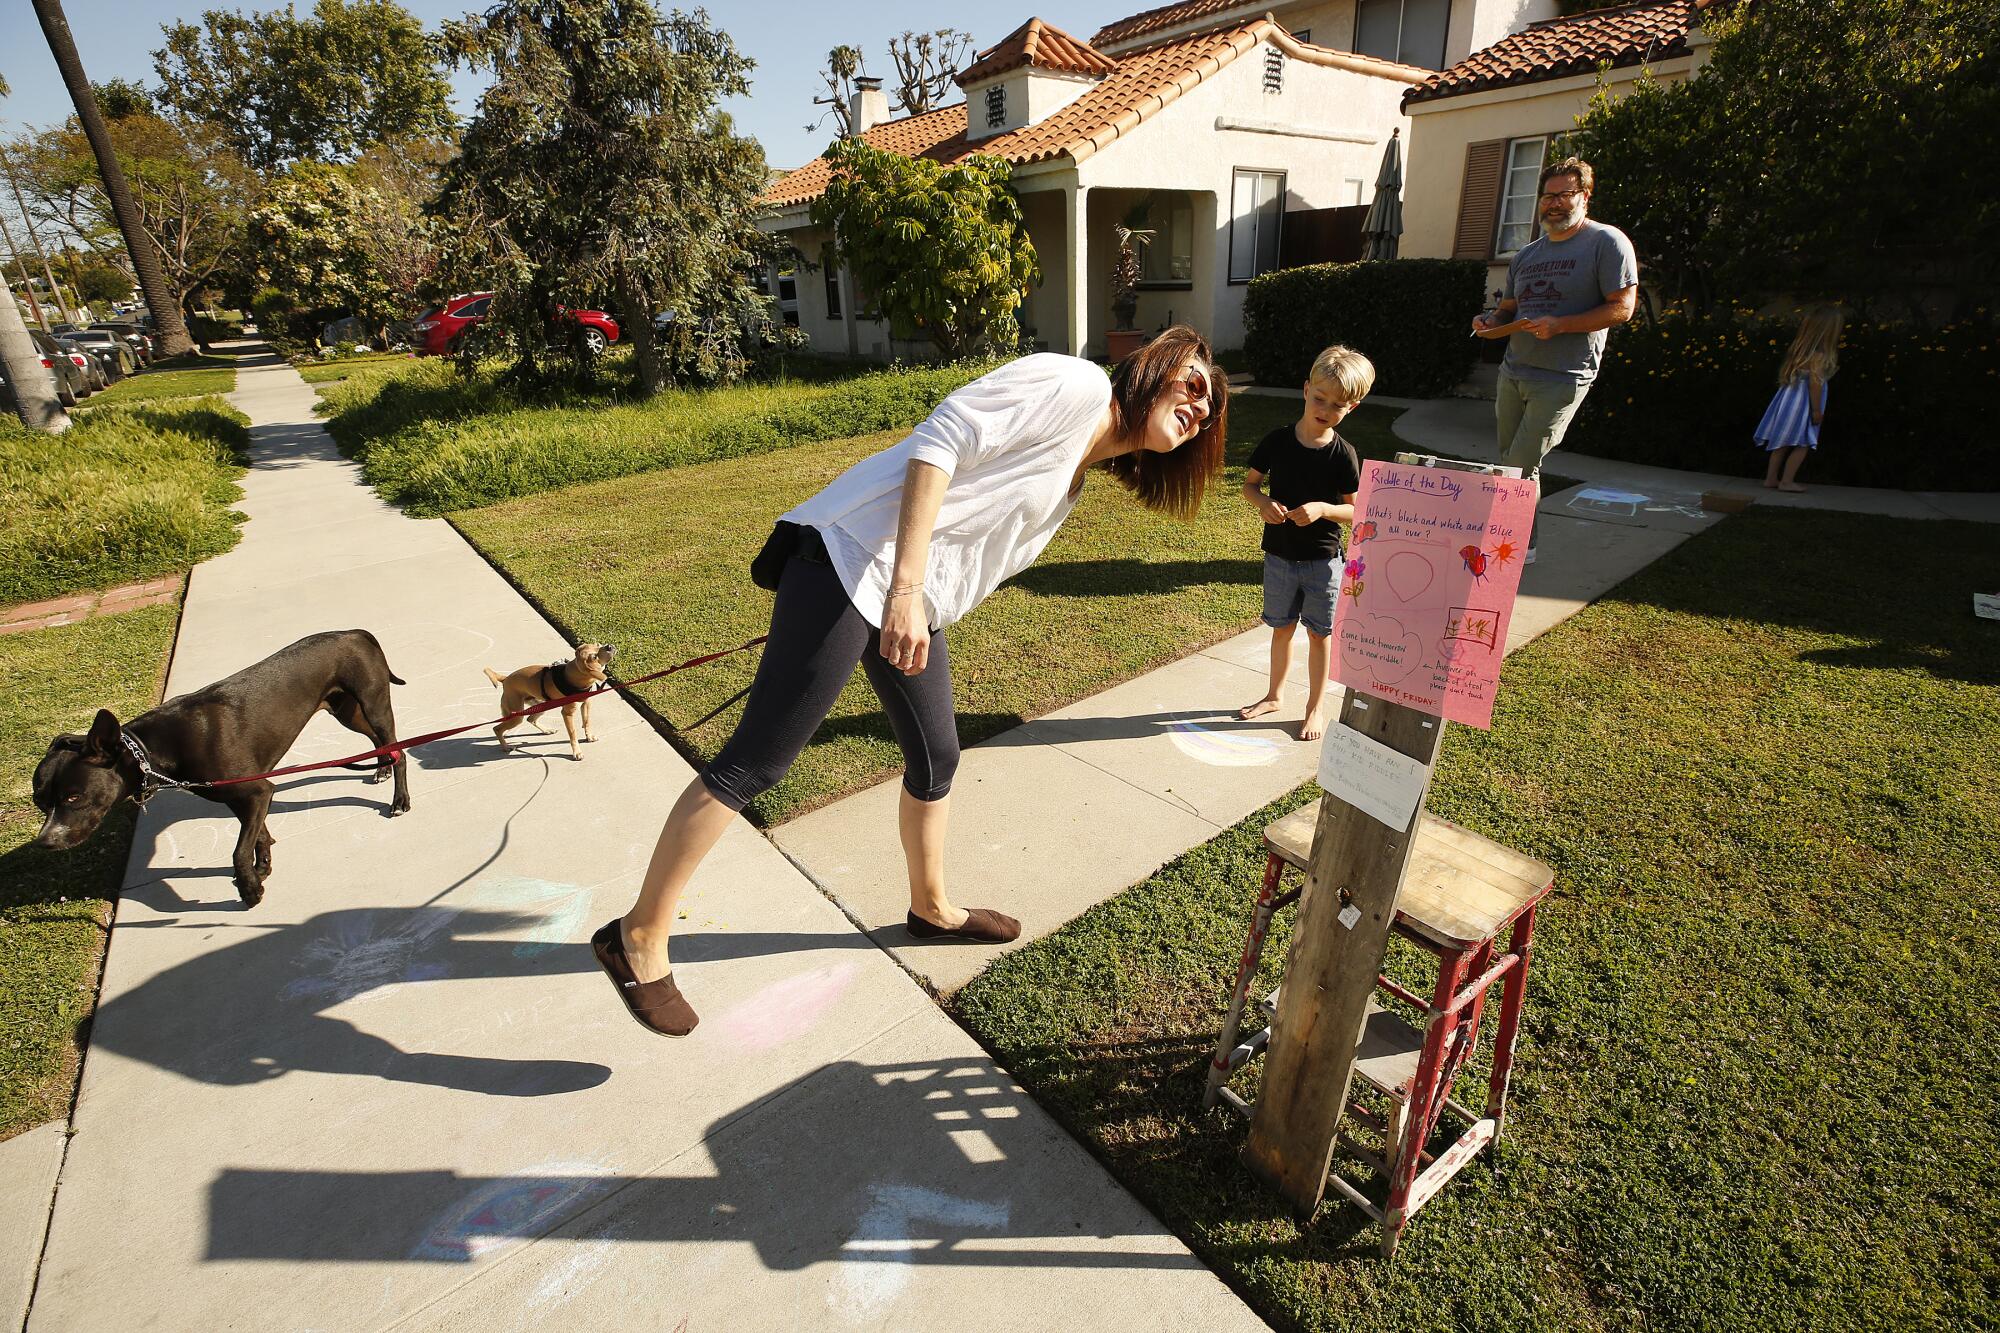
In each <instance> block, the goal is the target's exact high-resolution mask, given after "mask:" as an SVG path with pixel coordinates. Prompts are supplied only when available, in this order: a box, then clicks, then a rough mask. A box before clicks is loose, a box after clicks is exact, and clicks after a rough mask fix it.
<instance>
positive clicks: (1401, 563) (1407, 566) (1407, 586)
mask: <svg viewBox="0 0 2000 1333" xmlns="http://www.w3.org/2000/svg"><path fill="white" fill-rule="evenodd" d="M1382 577H1383V578H1384V579H1385V580H1387V582H1388V584H1389V591H1390V592H1392V593H1394V594H1396V600H1397V601H1399V602H1403V603H1405V604H1408V603H1410V602H1413V601H1415V600H1416V599H1417V598H1419V597H1421V596H1423V595H1424V593H1425V592H1427V591H1428V590H1429V589H1430V586H1431V582H1432V581H1433V580H1434V579H1436V578H1437V570H1435V569H1433V568H1432V567H1431V562H1430V560H1429V559H1428V558H1426V557H1424V556H1422V555H1419V554H1418V553H1417V552H1415V551H1398V552H1396V554H1394V555H1392V556H1390V557H1389V559H1388V560H1387V561H1386V562H1385V563H1384V564H1383V567H1382Z"/></svg>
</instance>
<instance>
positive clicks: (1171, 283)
mask: <svg viewBox="0 0 2000 1333" xmlns="http://www.w3.org/2000/svg"><path fill="white" fill-rule="evenodd" d="M1126 225H1127V226H1129V227H1136V228H1142V229H1144V230H1147V231H1150V232H1152V233H1153V241H1152V244H1150V245H1148V246H1146V247H1144V249H1143V250H1141V252H1140V253H1141V255H1142V256H1143V258H1142V259H1141V260H1140V262H1141V264H1142V265H1143V266H1144V267H1142V268H1141V269H1140V272H1139V284H1140V285H1141V286H1143V287H1187V286H1190V285H1192V283H1193V281H1194V205H1193V204H1191V203H1189V202H1188V197H1187V196H1186V195H1184V194H1179V193H1174V192H1170V191H1165V190H1161V191H1156V192H1154V193H1153V194H1150V195H1148V196H1147V197H1146V199H1145V202H1143V203H1142V204H1140V206H1139V207H1138V208H1136V209H1134V210H1132V216H1131V217H1130V218H1129V219H1128V220H1127V222H1126Z"/></svg>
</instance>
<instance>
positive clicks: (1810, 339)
mask: <svg viewBox="0 0 2000 1333" xmlns="http://www.w3.org/2000/svg"><path fill="white" fill-rule="evenodd" d="M1844 322H1845V316H1843V315H1842V314H1841V310H1840V307H1839V306H1837V305H1822V306H1815V307H1813V308H1812V309H1811V310H1808V311H1806V317H1805V318H1804V319H1803V320H1801V321H1800V322H1799V334H1798V337H1796V338H1794V339H1792V346H1791V350H1789V351H1787V352H1786V353H1785V362H1784V364H1783V365H1782V366H1780V367H1779V368H1778V383H1779V384H1781V385H1783V384H1790V383H1791V382H1792V381H1793V380H1795V379H1797V378H1798V377H1799V376H1801V375H1804V376H1807V377H1809V378H1811V379H1815V380H1818V381H1819V382H1820V383H1822V384H1824V383H1826V382H1827V381H1828V380H1830V379H1832V378H1833V372H1834V370H1835V369H1836V368H1837V367H1838V366H1839V365H1840V326H1841V324H1842V323H1844Z"/></svg>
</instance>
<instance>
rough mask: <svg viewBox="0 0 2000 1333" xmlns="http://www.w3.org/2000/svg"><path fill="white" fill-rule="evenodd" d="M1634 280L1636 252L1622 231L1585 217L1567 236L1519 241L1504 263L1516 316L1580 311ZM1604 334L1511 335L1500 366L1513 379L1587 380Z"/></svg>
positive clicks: (1601, 353)
mask: <svg viewBox="0 0 2000 1333" xmlns="http://www.w3.org/2000/svg"><path fill="white" fill-rule="evenodd" d="M1638 281H1639V257H1638V255H1636V254H1634V253H1633V251H1632V242H1631V241H1630V240H1628V239H1626V236H1625V233H1624V232H1622V231H1620V230H1618V228H1616V227H1607V226H1605V225H1604V224H1603V223H1601V222H1592V221H1591V220H1590V219H1588V218H1585V219H1584V222H1583V229H1582V230H1581V231H1579V232H1577V234H1576V235H1574V236H1572V237H1570V238H1569V239H1568V240H1566V241H1552V240H1550V239H1549V238H1548V237H1547V236H1537V237H1536V238H1535V239H1534V240H1532V241H1530V242H1528V243H1527V244H1526V245H1524V246H1522V247H1521V249H1520V250H1519V251H1518V252H1517V253H1516V254H1515V256H1514V258H1513V259H1512V261H1510V262H1509V263H1508V265H1507V290H1506V295H1507V297H1508V299H1510V300H1512V301H1514V302H1516V303H1517V304H1518V306H1519V309H1518V310H1516V312H1515V318H1517V319H1539V318H1540V317H1542V316H1543V315H1580V314H1582V313H1583V312H1584V311H1586V310H1594V309H1596V308H1597V307H1598V306H1601V305H1603V304H1604V303H1605V301H1607V300H1609V299H1610V297H1611V294H1612V293H1613V292H1619V291H1623V290H1624V289H1625V288H1627V287H1630V286H1632V285H1633V284H1634V283H1636V282H1638ZM1604 333H1605V331H1604V330H1603V329H1599V330H1597V332H1595V333H1558V334H1557V335H1556V336H1555V337H1553V338H1550V339H1547V340H1546V341H1544V340H1543V339H1541V338H1537V337H1536V336H1535V335H1534V334H1532V333H1525V332H1523V333H1516V334H1513V335H1512V336H1510V337H1509V338H1508V339H1507V360H1506V363H1505V365H1504V367H1503V368H1504V369H1505V370H1506V371H1507V373H1508V374H1510V375H1513V376H1514V377H1515V378H1517V379H1524V380H1569V381H1572V382H1574V383H1577V384H1588V383H1590V382H1591V381H1592V380H1594V379H1596V378H1597V366H1598V362H1599V361H1600V360H1601V359H1602V358H1603V356H1604Z"/></svg>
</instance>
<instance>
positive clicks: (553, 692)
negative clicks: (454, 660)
mask: <svg viewBox="0 0 2000 1333" xmlns="http://www.w3.org/2000/svg"><path fill="white" fill-rule="evenodd" d="M617 651H618V650H617V649H615V648H613V647H612V646H611V645H610V644H608V643H579V644H578V645H577V646H576V656H575V657H574V658H572V659H571V660H569V661H567V662H552V663H550V664H549V665H548V666H524V667H522V668H521V669H520V670H519V671H516V672H514V673H513V674H512V675H507V676H503V675H501V674H500V673H499V672H497V671H495V670H494V669H493V668H492V667H487V668H486V679H488V680H490V681H492V682H493V683H494V684H495V685H498V686H499V687H500V711H501V712H503V713H512V712H517V711H519V710H520V709H523V708H532V707H534V706H535V705H536V704H539V703H547V702H548V701H549V700H551V699H560V698H562V697H563V696H564V695H565V694H581V693H583V692H584V691H585V690H592V689H596V688H597V687H598V686H600V685H602V684H603V683H604V682H605V680H606V679H608V677H609V674H610V671H611V659H612V657H613V656H615V655H616V653H617ZM579 707H581V708H582V710H583V738H584V739H585V740H586V741H594V740H596V739H597V737H595V736H593V735H591V734H590V700H588V699H584V700H581V701H580V702H571V703H566V704H564V705H563V707H562V720H563V726H564V727H565V728H567V729H568V731H569V757H570V758H572V759H576V760H581V759H582V758H583V755H582V754H581V753H580V752H579V751H578V750H577V748H576V714H577V709H578V708H579ZM524 721H531V722H533V723H534V724H535V730H536V731H539V732H542V733H544V734H547V732H548V728H547V727H545V726H543V725H542V719H541V715H540V714H536V715H535V716H534V717H533V718H518V717H510V718H508V719H507V720H506V721H505V722H502V723H501V724H500V725H498V726H496V727H495V728H493V734H494V736H495V737H497V738H498V739H499V741H500V748H501V749H503V750H504V749H506V748H507V733H508V731H510V730H511V729H513V728H514V727H518V726H520V725H521V723H522V722H524Z"/></svg>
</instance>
